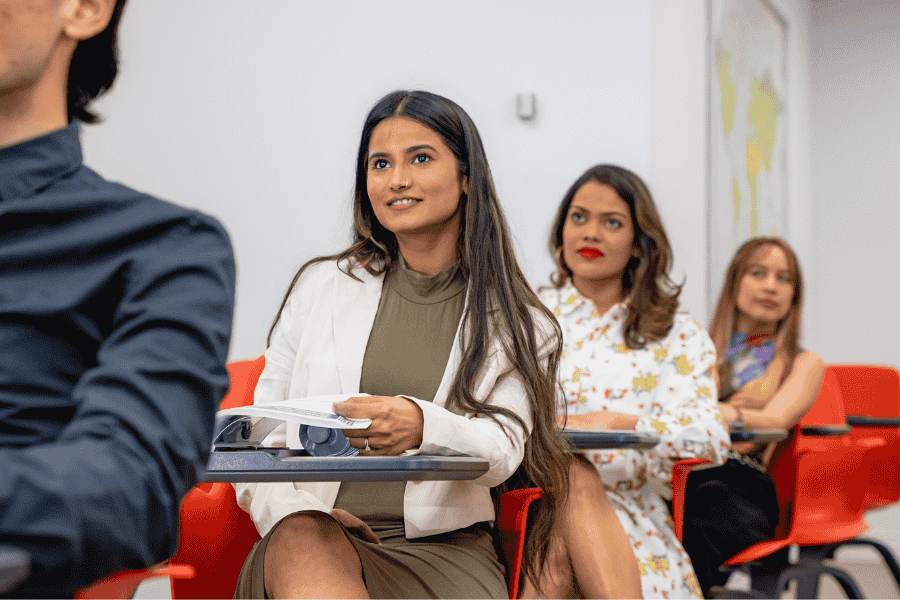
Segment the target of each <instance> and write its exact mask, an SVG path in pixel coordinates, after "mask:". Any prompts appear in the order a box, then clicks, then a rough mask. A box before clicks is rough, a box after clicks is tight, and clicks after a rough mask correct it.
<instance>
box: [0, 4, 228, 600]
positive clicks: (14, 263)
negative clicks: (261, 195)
mask: <svg viewBox="0 0 900 600" xmlns="http://www.w3.org/2000/svg"><path fill="white" fill-rule="evenodd" d="M124 4H125V0H0V546H3V547H6V548H7V549H8V548H14V549H16V550H19V551H24V552H26V553H27V554H28V555H30V559H31V574H30V576H29V577H28V578H27V579H26V580H25V581H24V582H21V583H20V584H18V587H13V588H12V589H10V590H8V591H7V593H10V594H12V595H14V596H35V595H44V596H46V595H52V596H66V595H71V594H73V593H74V592H75V591H76V590H78V589H79V588H81V587H84V586H86V585H88V584H90V583H91V582H93V581H95V580H97V579H98V578H101V577H104V576H106V575H109V574H110V573H113V572H115V571H119V570H122V569H131V568H140V567H143V566H146V565H150V564H153V563H156V562H159V561H161V560H164V559H166V558H167V557H169V556H170V555H171V554H172V553H173V552H174V550H175V546H176V543H177V535H176V528H177V524H178V510H179V502H180V500H181V498H182V496H183V495H184V494H185V493H186V492H187V491H188V490H189V489H190V487H191V486H193V485H194V484H195V483H196V482H197V477H198V472H199V471H200V469H202V468H203V465H204V464H205V461H206V459H207V457H208V453H209V447H210V440H211V434H212V425H213V419H214V413H215V410H216V408H217V406H218V402H219V400H220V399H221V397H222V395H223V394H224V392H225V390H226V388H227V386H228V373H227V371H226V367H225V360H226V354H227V350H228V342H229V338H230V335H231V323H232V312H233V306H234V277H235V274H234V258H233V256H232V251H231V245H230V243H229V240H228V236H227V234H226V232H225V230H224V229H223V228H222V226H221V225H220V224H219V223H218V222H217V221H216V220H215V219H212V218H211V217H208V216H206V215H204V214H202V213H199V212H197V211H192V210H188V209H185V208H181V207H178V206H176V205H174V204H170V203H167V202H163V201H161V200H157V199H156V198H153V197H151V196H148V195H146V194H142V193H139V192H136V191H134V190H132V189H129V188H127V187H124V186H122V185H119V184H115V183H111V182H108V181H106V180H104V179H103V178H102V177H100V176H99V175H98V174H96V173H94V172H93V171H91V170H90V169H88V168H87V167H85V166H84V165H83V164H82V162H81V146H80V142H79V124H78V121H82V122H93V121H95V120H96V115H94V114H93V113H92V112H91V111H90V109H89V104H90V102H91V101H92V100H93V99H94V98H95V97H97V96H98V95H99V94H101V93H102V92H103V91H105V90H106V89H108V88H109V87H110V86H111V85H112V82H113V79H114V78H115V75H116V56H115V54H116V53H115V48H116V28H117V26H118V21H119V17H120V16H121V13H122V9H123V5H124ZM0 583H3V582H0ZM6 583H7V584H11V582H9V581H7V582H6ZM0 589H2V588H0Z"/></svg>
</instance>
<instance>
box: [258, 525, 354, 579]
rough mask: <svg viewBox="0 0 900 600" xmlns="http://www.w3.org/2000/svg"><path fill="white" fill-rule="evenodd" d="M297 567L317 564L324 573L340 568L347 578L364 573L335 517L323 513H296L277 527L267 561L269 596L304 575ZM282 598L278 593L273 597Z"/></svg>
mask: <svg viewBox="0 0 900 600" xmlns="http://www.w3.org/2000/svg"><path fill="white" fill-rule="evenodd" d="M298 564H310V565H312V564H315V565H318V566H319V567H320V568H322V569H323V570H325V569H328V568H331V567H334V568H339V569H342V570H344V571H345V573H346V574H348V575H351V574H357V572H358V573H359V574H360V575H361V573H362V565H361V564H360V562H359V556H358V555H357V554H356V550H355V548H354V547H353V544H352V543H351V542H350V540H348V539H347V536H346V535H345V534H344V530H343V529H342V528H341V526H340V525H338V523H337V521H335V519H334V518H333V517H331V516H329V515H327V514H325V513H321V512H312V511H309V512H301V513H296V514H293V515H290V516H288V517H285V518H284V519H283V520H282V521H281V522H280V523H279V524H278V525H277V526H276V528H275V530H274V531H273V532H272V535H271V537H270V538H269V543H268V545H267V546H266V554H265V557H264V569H263V570H264V572H265V585H266V590H267V592H268V591H270V590H271V591H273V592H275V591H276V590H278V589H279V588H278V587H277V586H278V585H279V584H284V583H285V582H290V581H293V580H294V579H296V578H298V577H299V574H300V573H303V572H304V571H305V570H298V569H297V568H296V566H297V565H298ZM270 595H271V594H270ZM280 596H281V595H280V594H277V592H276V596H273V597H280Z"/></svg>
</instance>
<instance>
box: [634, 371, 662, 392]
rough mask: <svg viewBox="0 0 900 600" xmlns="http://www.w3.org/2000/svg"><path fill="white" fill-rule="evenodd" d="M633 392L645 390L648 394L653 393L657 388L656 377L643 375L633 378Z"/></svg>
mask: <svg viewBox="0 0 900 600" xmlns="http://www.w3.org/2000/svg"><path fill="white" fill-rule="evenodd" d="M631 381H632V386H631V389H632V391H635V392H638V391H640V390H644V391H647V392H652V391H653V390H654V388H656V376H655V375H650V374H647V375H643V376H639V377H633V378H632V380H631Z"/></svg>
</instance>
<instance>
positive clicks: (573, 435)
mask: <svg viewBox="0 0 900 600" xmlns="http://www.w3.org/2000/svg"><path fill="white" fill-rule="evenodd" d="M563 435H564V436H566V438H568V440H569V441H570V442H571V443H572V445H573V446H575V448H577V449H578V450H602V449H608V448H640V449H647V448H652V447H653V446H655V445H657V444H658V443H659V435H658V434H656V433H647V432H641V431H629V430H620V429H574V428H569V427H566V428H565V429H563Z"/></svg>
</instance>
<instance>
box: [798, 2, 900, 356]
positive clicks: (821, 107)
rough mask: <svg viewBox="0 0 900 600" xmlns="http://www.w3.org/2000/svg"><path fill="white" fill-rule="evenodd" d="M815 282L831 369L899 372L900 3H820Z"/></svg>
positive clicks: (821, 345) (821, 339)
mask: <svg viewBox="0 0 900 600" xmlns="http://www.w3.org/2000/svg"><path fill="white" fill-rule="evenodd" d="M812 14H813V27H814V29H813V32H814V36H813V38H812V48H813V69H814V86H815V87H814V94H815V103H814V105H813V118H814V121H815V136H814V138H813V142H814V143H813V161H814V169H815V174H816V179H815V194H816V207H817V210H816V212H815V225H816V232H815V247H816V253H817V254H818V256H819V260H818V263H817V270H816V272H815V278H816V280H818V281H821V282H822V286H821V287H820V289H819V292H820V293H819V294H818V296H817V298H816V309H817V311H816V312H817V315H816V321H817V322H818V324H819V326H820V327H819V331H818V332H817V334H816V335H815V337H814V339H815V342H816V343H815V347H816V348H818V349H819V350H820V351H821V352H822V354H823V356H824V358H825V359H826V361H828V362H864V363H886V364H891V365H895V366H897V365H900V347H898V345H897V339H898V338H900V319H898V318H897V316H896V302H897V298H898V296H900V266H898V263H897V260H896V258H895V257H896V255H897V244H896V240H897V224H898V223H900V162H898V159H900V109H898V107H900V4H898V3H894V2H885V3H870V2H865V3H857V4H856V5H855V10H848V9H847V7H846V6H841V5H840V4H839V3H833V2H825V1H821V2H815V3H814V5H813V13H812Z"/></svg>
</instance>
